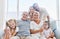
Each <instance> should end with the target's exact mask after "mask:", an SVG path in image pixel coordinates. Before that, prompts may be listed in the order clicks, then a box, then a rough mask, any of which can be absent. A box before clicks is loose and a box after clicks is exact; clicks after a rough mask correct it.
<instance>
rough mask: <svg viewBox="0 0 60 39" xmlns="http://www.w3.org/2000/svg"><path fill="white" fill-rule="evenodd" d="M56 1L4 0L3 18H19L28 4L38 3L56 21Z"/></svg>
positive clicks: (27, 8) (27, 9) (27, 7)
mask: <svg viewBox="0 0 60 39" xmlns="http://www.w3.org/2000/svg"><path fill="white" fill-rule="evenodd" d="M56 1H57V0H6V14H5V19H6V20H8V19H10V18H14V19H20V18H21V14H22V12H23V11H29V7H30V6H32V5H33V4H34V3H38V5H39V6H40V7H42V8H45V9H46V10H47V12H48V14H49V15H50V18H51V19H54V20H56V21H57V20H58V13H57V5H56V4H57V2H56ZM59 9H60V8H59ZM59 17H60V14H59ZM59 19H60V18H59ZM57 23H58V22H57Z"/></svg>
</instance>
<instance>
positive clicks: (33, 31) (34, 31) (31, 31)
mask: <svg viewBox="0 0 60 39" xmlns="http://www.w3.org/2000/svg"><path fill="white" fill-rule="evenodd" d="M38 32H43V29H42V28H41V29H39V30H32V29H30V33H31V34H35V33H38Z"/></svg>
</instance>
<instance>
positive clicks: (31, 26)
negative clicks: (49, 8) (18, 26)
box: [30, 21, 43, 37]
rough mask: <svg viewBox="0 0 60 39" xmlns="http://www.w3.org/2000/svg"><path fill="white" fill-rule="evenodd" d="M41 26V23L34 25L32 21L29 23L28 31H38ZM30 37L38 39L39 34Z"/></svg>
mask: <svg viewBox="0 0 60 39" xmlns="http://www.w3.org/2000/svg"><path fill="white" fill-rule="evenodd" d="M42 25H43V22H42V21H41V22H40V23H39V24H36V23H35V22H34V21H31V23H30V29H32V30H39V29H40V28H41V27H42ZM31 36H33V37H40V32H39V33H35V34H31Z"/></svg>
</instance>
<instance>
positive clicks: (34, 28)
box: [30, 11, 44, 39]
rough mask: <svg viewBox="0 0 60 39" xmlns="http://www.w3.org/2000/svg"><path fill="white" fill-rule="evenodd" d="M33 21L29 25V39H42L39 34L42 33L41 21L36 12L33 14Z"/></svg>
mask: <svg viewBox="0 0 60 39" xmlns="http://www.w3.org/2000/svg"><path fill="white" fill-rule="evenodd" d="M33 19H34V21H31V23H30V32H31V39H44V38H42V37H41V32H42V31H43V27H42V25H43V21H41V19H40V14H39V12H37V11H34V13H33Z"/></svg>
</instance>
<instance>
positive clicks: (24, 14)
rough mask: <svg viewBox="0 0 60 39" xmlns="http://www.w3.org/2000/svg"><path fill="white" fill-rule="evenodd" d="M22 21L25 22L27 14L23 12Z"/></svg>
mask: <svg viewBox="0 0 60 39" xmlns="http://www.w3.org/2000/svg"><path fill="white" fill-rule="evenodd" d="M22 19H23V20H27V19H28V13H27V12H23V15H22Z"/></svg>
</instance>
